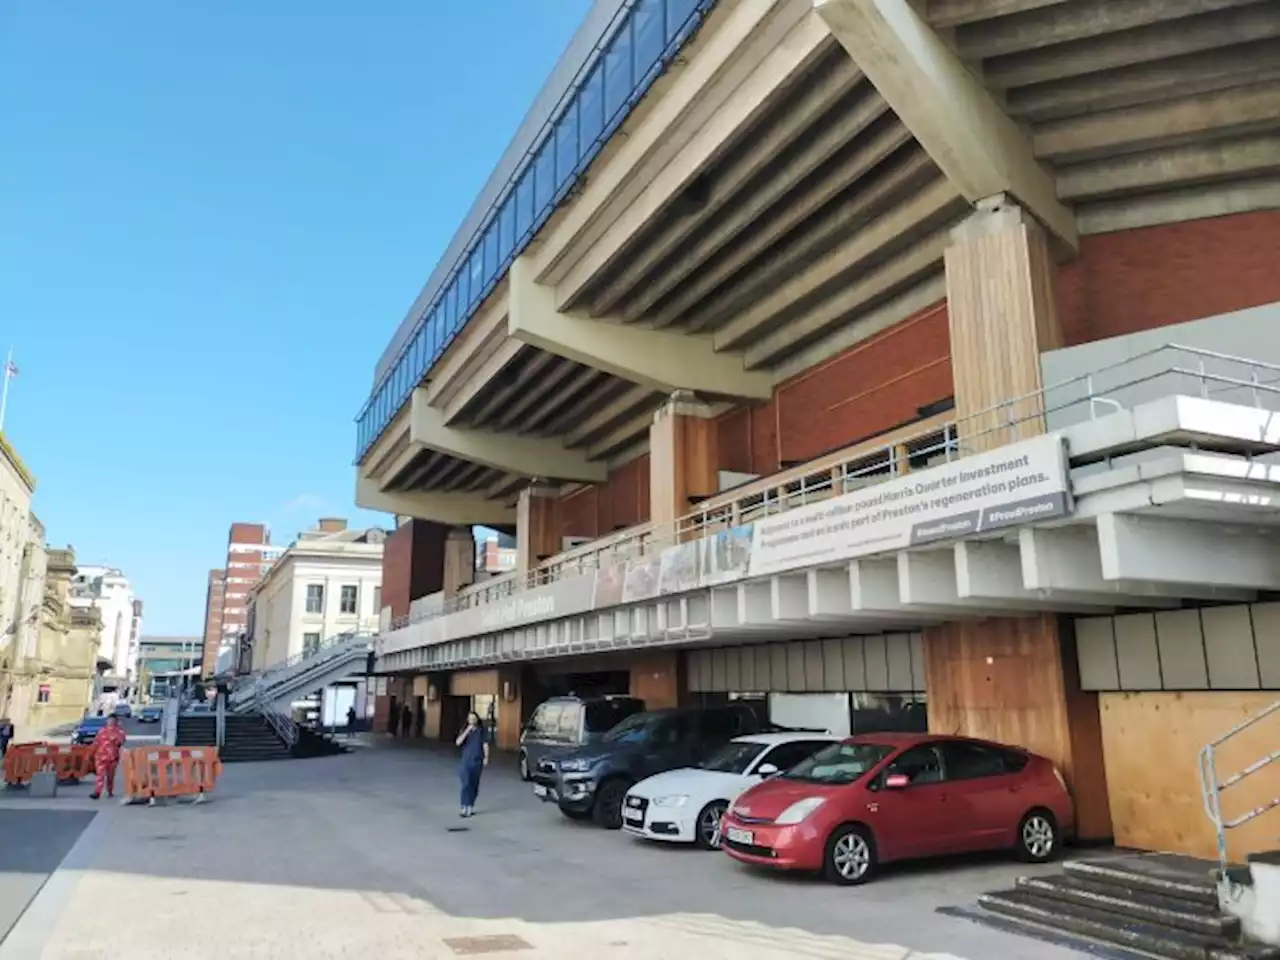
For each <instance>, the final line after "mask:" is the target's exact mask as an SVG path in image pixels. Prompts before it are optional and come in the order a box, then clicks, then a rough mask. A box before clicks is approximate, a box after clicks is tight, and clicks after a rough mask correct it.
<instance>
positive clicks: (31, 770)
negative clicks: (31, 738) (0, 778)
mask: <svg viewBox="0 0 1280 960" xmlns="http://www.w3.org/2000/svg"><path fill="white" fill-rule="evenodd" d="M41 770H52V771H53V772H54V773H56V774H57V775H58V779H59V780H60V781H62V782H68V781H70V782H74V781H77V780H82V779H83V778H85V777H87V776H88V775H89V774H91V773H93V747H92V746H89V745H85V746H69V745H67V744H59V743H15V744H12V745H10V747H9V749H8V751H7V752H6V753H5V756H4V781H5V783H7V784H9V785H10V786H15V787H17V786H23V785H25V784H27V783H29V782H30V781H31V778H32V777H33V776H35V775H36V774H37V773H39V772H40V771H41Z"/></svg>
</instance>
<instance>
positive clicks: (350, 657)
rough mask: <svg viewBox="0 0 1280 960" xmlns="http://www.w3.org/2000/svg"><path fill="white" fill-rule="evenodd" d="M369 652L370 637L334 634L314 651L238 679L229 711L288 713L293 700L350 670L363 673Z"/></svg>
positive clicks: (325, 684) (371, 643) (241, 712)
mask: <svg viewBox="0 0 1280 960" xmlns="http://www.w3.org/2000/svg"><path fill="white" fill-rule="evenodd" d="M372 653H373V637H371V636H369V635H368V634H358V633H341V634H337V635H336V636H333V637H330V638H329V639H327V640H325V641H324V643H323V644H321V645H320V646H319V647H317V648H315V649H314V650H308V651H306V652H305V653H301V654H298V655H297V656H294V657H290V658H289V659H287V660H283V661H281V662H280V663H275V664H272V665H271V666H269V667H266V668H265V669H263V670H261V671H260V672H258V673H254V674H250V675H249V676H246V677H241V678H240V679H238V680H237V682H236V686H235V689H234V690H233V691H232V692H231V697H230V706H231V712H232V713H236V714H252V713H259V712H262V711H268V710H269V711H274V712H277V713H285V712H288V709H289V704H291V703H292V702H293V701H294V700H299V699H302V698H303V697H305V696H307V695H309V694H312V693H315V691H317V690H319V689H321V688H322V687H326V686H328V685H329V684H331V683H334V682H335V681H338V680H342V679H343V678H345V677H348V676H350V675H351V674H353V673H359V674H363V673H365V672H366V671H367V669H368V663H369V657H370V655H371V654H372Z"/></svg>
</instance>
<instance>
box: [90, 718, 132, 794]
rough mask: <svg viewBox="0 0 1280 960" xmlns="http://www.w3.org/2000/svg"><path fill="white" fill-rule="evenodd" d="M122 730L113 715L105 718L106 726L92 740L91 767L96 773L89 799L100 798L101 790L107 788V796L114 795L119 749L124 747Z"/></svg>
mask: <svg viewBox="0 0 1280 960" xmlns="http://www.w3.org/2000/svg"><path fill="white" fill-rule="evenodd" d="M124 741H125V735H124V730H122V729H121V728H120V721H119V720H117V719H116V716H115V714H112V715H111V716H109V717H107V725H106V726H105V727H103V728H102V729H101V730H99V731H98V735H97V736H96V737H94V738H93V767H94V770H95V771H96V772H97V775H98V777H97V781H96V783H95V784H94V788H93V793H91V794H89V799H91V800H97V799H98V798H99V797H100V796H102V788H103V787H104V786H105V787H106V788H107V796H108V797H114V796H115V795H116V765H117V764H119V763H120V748H121V747H123V746H124Z"/></svg>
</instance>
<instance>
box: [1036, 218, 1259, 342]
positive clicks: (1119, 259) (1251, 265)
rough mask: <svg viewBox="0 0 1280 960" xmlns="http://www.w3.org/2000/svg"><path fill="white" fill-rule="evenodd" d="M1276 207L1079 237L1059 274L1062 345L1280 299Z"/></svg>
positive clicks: (1195, 318)
mask: <svg viewBox="0 0 1280 960" xmlns="http://www.w3.org/2000/svg"><path fill="white" fill-rule="evenodd" d="M1278 251H1280V211H1275V210H1271V211H1262V212H1258V213H1240V214H1233V215H1231V216H1226V217H1213V218H1210V219H1207V220H1192V221H1189V222H1186V223H1174V224H1168V225H1166V226H1159V227H1147V228H1144V229H1141V230H1125V231H1122V232H1120V233H1108V234H1103V235H1101V236H1096V237H1083V238H1082V239H1081V241H1080V256H1079V257H1078V258H1077V259H1076V260H1074V261H1072V262H1071V263H1068V264H1065V265H1064V266H1063V267H1062V269H1061V270H1060V271H1059V274H1058V304H1059V309H1060V311H1061V315H1062V329H1063V335H1064V339H1065V342H1066V345H1067V346H1074V345H1075V344H1079V343H1088V342H1090V341H1092V340H1101V339H1104V338H1106V337H1115V336H1120V335H1122V334H1127V333H1137V332H1138V331H1141V330H1151V329H1154V328H1156V327H1163V326H1168V325H1169V324H1171V323H1182V322H1184V321H1186V320H1198V319H1200V318H1201V317H1209V316H1215V315H1217V314H1220V313H1230V312H1231V311H1233V310H1243V309H1245V308H1246V307H1256V306H1258V305H1260V304H1264V303H1273V302H1275V301H1277V300H1280V268H1278V266H1280V261H1278V260H1277V252H1278Z"/></svg>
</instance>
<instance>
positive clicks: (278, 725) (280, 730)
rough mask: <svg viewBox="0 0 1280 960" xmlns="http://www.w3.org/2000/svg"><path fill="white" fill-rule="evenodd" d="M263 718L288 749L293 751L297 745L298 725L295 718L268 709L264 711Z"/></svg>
mask: <svg viewBox="0 0 1280 960" xmlns="http://www.w3.org/2000/svg"><path fill="white" fill-rule="evenodd" d="M262 717H263V719H264V720H266V721H267V724H268V726H270V727H271V729H272V730H273V731H275V734H276V736H277V737H279V738H280V739H281V740H283V741H284V745H285V746H286V747H288V748H289V749H290V750H292V749H293V748H294V747H295V746H296V745H297V743H298V724H297V722H296V721H295V720H294V719H293V717H286V716H285V715H284V714H283V713H280V712H279V711H276V710H271V709H269V708H266V707H264V708H263V709H262Z"/></svg>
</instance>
